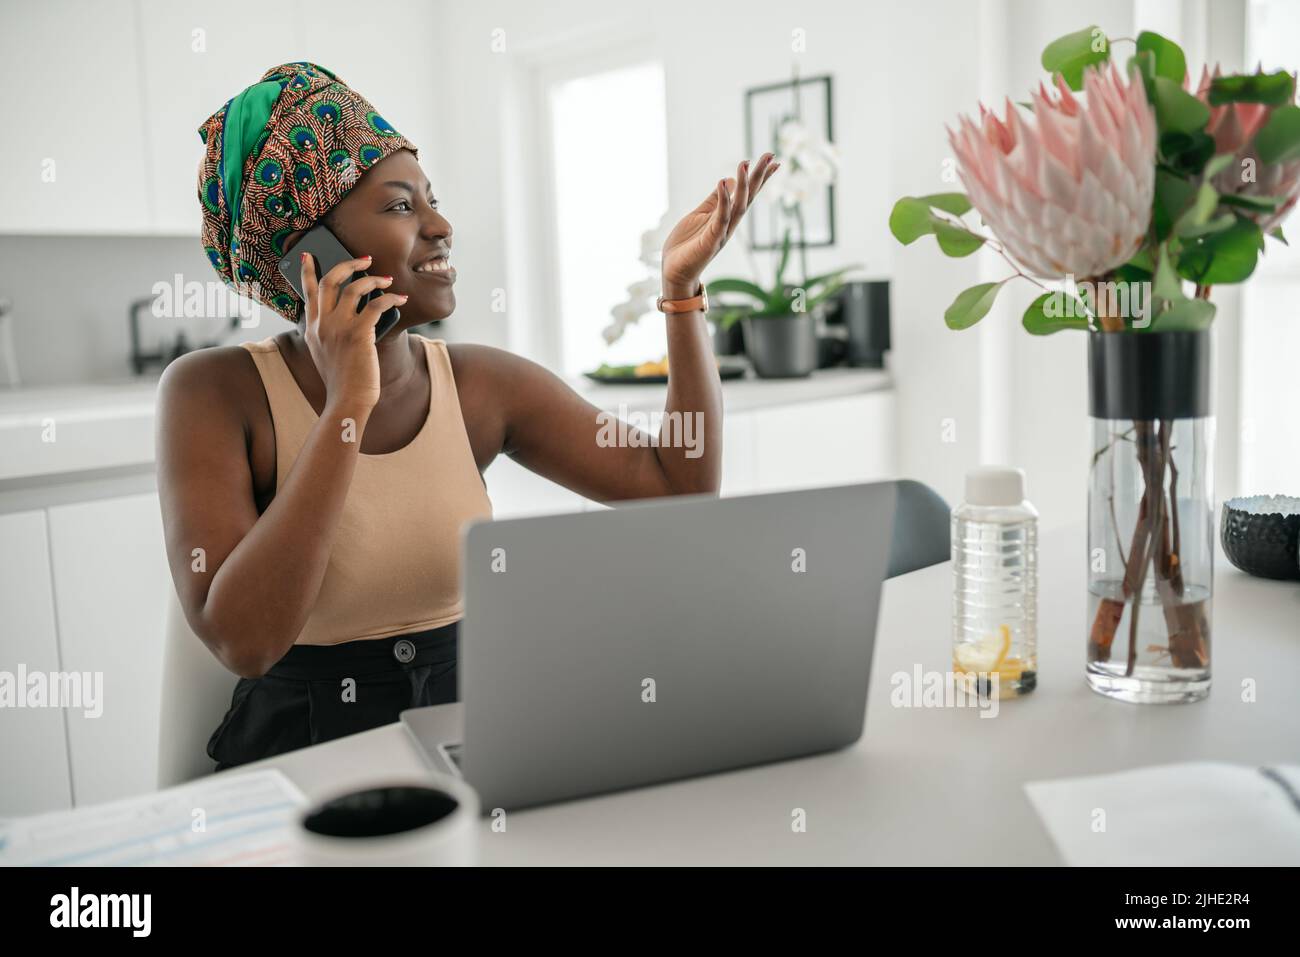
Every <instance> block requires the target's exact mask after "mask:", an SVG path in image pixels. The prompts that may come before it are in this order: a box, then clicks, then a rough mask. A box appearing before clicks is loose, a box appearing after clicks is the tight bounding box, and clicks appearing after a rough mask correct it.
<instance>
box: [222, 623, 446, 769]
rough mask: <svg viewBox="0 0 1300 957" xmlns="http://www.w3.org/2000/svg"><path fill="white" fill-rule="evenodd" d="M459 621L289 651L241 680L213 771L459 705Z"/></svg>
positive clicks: (223, 726)
mask: <svg viewBox="0 0 1300 957" xmlns="http://www.w3.org/2000/svg"><path fill="white" fill-rule="evenodd" d="M459 625H460V622H452V623H451V624H449V625H443V626H442V627H441V628H434V629H431V630H429V631H421V632H415V633H413V634H409V635H397V636H394V637H392V638H366V639H361V640H358V641H347V642H343V643H342V644H338V645H294V646H293V647H292V648H290V649H289V652H288V654H286V655H285V656H284V657H283V658H281V659H280V660H279V661H278V662H276V663H275V665H273V666H272V667H271V670H270V671H268V672H267V673H266V674H265V675H263V676H262V677H260V678H240V679H239V683H238V684H236V685H235V693H234V695H233V696H232V698H231V701H230V710H229V711H227V712H226V716H225V718H223V719H222V721H221V724H220V726H218V728H217V730H216V731H214V732H212V737H211V738H210V739H209V740H208V749H207V750H208V756H209V757H210V758H212V759H213V760H214V761H216V762H217V770H218V771H221V770H224V769H225V768H230V767H234V766H236V765H239V764H247V763H248V762H250V761H257V760H260V759H261V758H269V757H272V756H274V755H277V754H283V753H284V752H286V751H295V750H297V749H298V748H305V747H307V746H308V745H311V744H319V743H320V742H322V741H330V740H332V739H334V738H341V737H343V736H344V735H349V734H356V733H357V732H358V731H366V730H369V729H370V728H377V727H379V726H380V725H385V724H391V723H392V722H394V721H396V720H398V715H399V714H400V713H401V712H402V711H404V710H406V709H407V708H419V707H423V706H424V705H431V704H447V703H449V702H453V701H456V700H458V696H457V691H456V660H457V650H458V644H457V639H458V636H459Z"/></svg>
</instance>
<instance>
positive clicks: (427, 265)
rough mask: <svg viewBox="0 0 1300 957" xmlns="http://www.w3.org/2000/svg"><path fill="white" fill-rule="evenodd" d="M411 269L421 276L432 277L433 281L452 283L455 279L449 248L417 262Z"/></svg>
mask: <svg viewBox="0 0 1300 957" xmlns="http://www.w3.org/2000/svg"><path fill="white" fill-rule="evenodd" d="M411 271H412V272H414V273H415V274H416V275H418V276H420V277H422V278H428V279H432V280H434V281H435V282H445V283H453V282H455V281H456V269H455V267H454V266H452V264H451V253H450V251H449V250H443V251H442V252H439V253H436V254H435V255H434V256H433V257H431V258H429V259H426V260H424V261H423V262H420V263H417V264H416V266H415V267H414V268H413V269H412V270H411Z"/></svg>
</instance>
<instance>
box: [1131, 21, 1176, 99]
mask: <svg viewBox="0 0 1300 957" xmlns="http://www.w3.org/2000/svg"><path fill="white" fill-rule="evenodd" d="M1137 51H1138V52H1137V55H1138V57H1141V56H1142V55H1143V54H1150V56H1151V59H1152V61H1153V63H1154V70H1155V72H1154V74H1153V75H1154V76H1163V77H1164V78H1165V79H1167V80H1171V81H1173V82H1174V83H1177V84H1179V85H1180V86H1181V85H1182V82H1183V78H1184V77H1185V76H1186V75H1187V58H1186V57H1185V56H1183V50H1182V47H1180V46H1179V45H1178V44H1177V43H1175V42H1174V41H1173V40H1169V39H1166V38H1165V37H1162V36H1161V35H1160V34H1158V33H1152V32H1151V31H1150V30H1143V31H1142V32H1141V33H1139V34H1138V38H1137Z"/></svg>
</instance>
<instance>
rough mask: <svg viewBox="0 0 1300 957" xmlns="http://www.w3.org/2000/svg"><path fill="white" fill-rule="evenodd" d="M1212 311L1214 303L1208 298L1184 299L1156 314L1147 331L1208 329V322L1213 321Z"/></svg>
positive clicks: (1213, 310)
mask: <svg viewBox="0 0 1300 957" xmlns="http://www.w3.org/2000/svg"><path fill="white" fill-rule="evenodd" d="M1214 312H1215V309H1214V303H1212V302H1210V300H1208V299H1184V300H1183V301H1182V302H1178V303H1175V304H1174V305H1173V307H1172V308H1170V309H1166V310H1165V311H1164V312H1162V313H1160V315H1158V316H1156V318H1155V321H1154V322H1152V323H1151V325H1150V327H1148V331H1150V330H1155V331H1158V332H1178V331H1182V330H1187V331H1189V332H1194V331H1196V330H1199V329H1208V328H1209V326H1210V323H1211V322H1213V321H1214Z"/></svg>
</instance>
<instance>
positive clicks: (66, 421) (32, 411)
mask: <svg viewBox="0 0 1300 957" xmlns="http://www.w3.org/2000/svg"><path fill="white" fill-rule="evenodd" d="M750 375H751V376H752V373H751V374H750ZM569 384H570V385H571V386H572V387H573V388H574V389H575V390H576V391H577V392H578V393H579V394H581V395H582V396H583V397H584V398H586V399H587V401H589V402H591V403H592V404H593V405H595V406H596V407H597V408H600V409H604V410H607V411H610V412H614V413H618V412H620V410H626V411H655V410H660V409H662V408H663V403H664V397H665V395H666V393H667V386H665V385H652V384H645V385H619V386H611V385H602V384H600V383H596V382H592V381H590V380H588V379H585V378H577V379H572V380H569ZM891 384H892V383H891V379H890V376H889V373H888V372H886V371H884V370H880V369H849V368H836V369H826V370H823V371H821V372H817V373H814V374H813V375H812V376H810V377H808V378H806V379H756V378H752V377H751V378H745V379H737V380H733V381H728V382H724V383H723V384H722V392H723V401H724V403H725V406H726V411H727V412H728V413H737V412H744V411H747V410H750V409H757V408H764V407H769V406H780V405H788V404H792V403H797V402H808V401H814V400H819V399H833V398H838V397H840V396H848V395H855V394H858V393H862V392H875V391H879V390H882V389H888V388H890V387H891ZM157 389H158V379H157V377H146V378H141V379H133V380H125V381H121V382H114V383H100V384H85V385H68V386H50V387H38V388H24V389H14V390H10V391H0V483H6V484H7V485H9V486H10V487H12V486H15V485H23V484H25V483H26V481H28V480H32V481H37V480H40V479H41V478H43V477H45V476H51V475H62V476H68V475H69V474H72V473H78V472H92V471H96V472H97V471H100V470H104V469H121V468H124V467H132V466H134V467H138V468H140V469H141V470H144V469H146V468H147V467H149V466H151V465H152V463H153V461H154V403H155V396H156V393H157Z"/></svg>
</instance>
